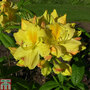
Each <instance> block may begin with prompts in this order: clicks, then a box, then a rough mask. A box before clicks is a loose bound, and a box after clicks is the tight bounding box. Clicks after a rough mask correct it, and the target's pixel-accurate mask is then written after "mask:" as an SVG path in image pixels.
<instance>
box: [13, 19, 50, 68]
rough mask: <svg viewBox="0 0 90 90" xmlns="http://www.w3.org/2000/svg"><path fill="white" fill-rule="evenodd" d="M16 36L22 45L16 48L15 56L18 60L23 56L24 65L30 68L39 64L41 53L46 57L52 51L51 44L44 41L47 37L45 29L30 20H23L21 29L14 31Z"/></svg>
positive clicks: (17, 41) (18, 42)
mask: <svg viewBox="0 0 90 90" xmlns="http://www.w3.org/2000/svg"><path fill="white" fill-rule="evenodd" d="M14 37H15V39H16V43H17V44H19V45H20V47H18V48H17V49H16V51H15V53H14V54H13V56H14V58H15V59H16V60H21V59H22V58H23V61H24V65H25V66H26V67H29V68H30V69H33V68H35V67H36V66H37V64H38V63H39V61H40V55H41V56H43V57H44V56H47V55H49V53H50V47H49V45H48V44H45V43H43V40H44V38H45V37H46V34H45V31H44V30H43V29H41V28H40V27H39V26H36V25H34V24H33V23H30V22H29V21H26V20H22V26H21V29H20V30H19V31H18V32H16V33H14ZM19 64H20V62H19Z"/></svg>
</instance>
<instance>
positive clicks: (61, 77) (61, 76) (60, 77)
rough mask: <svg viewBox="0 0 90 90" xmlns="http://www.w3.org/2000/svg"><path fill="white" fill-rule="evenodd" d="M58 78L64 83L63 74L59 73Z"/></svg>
mask: <svg viewBox="0 0 90 90" xmlns="http://www.w3.org/2000/svg"><path fill="white" fill-rule="evenodd" d="M58 79H59V82H61V83H62V84H63V82H64V76H63V75H62V74H58Z"/></svg>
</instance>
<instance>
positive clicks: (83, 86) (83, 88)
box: [77, 83, 86, 90]
mask: <svg viewBox="0 0 90 90" xmlns="http://www.w3.org/2000/svg"><path fill="white" fill-rule="evenodd" d="M77 86H78V87H79V88H80V89H81V90H86V89H85V85H84V84H83V83H79V84H78V85H77Z"/></svg>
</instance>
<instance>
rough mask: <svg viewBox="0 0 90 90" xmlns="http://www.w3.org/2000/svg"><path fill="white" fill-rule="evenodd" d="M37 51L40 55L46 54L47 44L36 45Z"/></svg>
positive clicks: (48, 49) (48, 47) (48, 51)
mask: <svg viewBox="0 0 90 90" xmlns="http://www.w3.org/2000/svg"><path fill="white" fill-rule="evenodd" d="M37 48H38V52H39V54H40V55H41V56H43V57H44V56H48V55H49V53H50V46H49V45H48V44H44V43H39V44H38V46H37Z"/></svg>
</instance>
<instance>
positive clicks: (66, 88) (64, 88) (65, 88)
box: [62, 86, 70, 90]
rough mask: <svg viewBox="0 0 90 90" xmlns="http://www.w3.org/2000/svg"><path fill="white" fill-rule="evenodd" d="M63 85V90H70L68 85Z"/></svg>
mask: <svg viewBox="0 0 90 90" xmlns="http://www.w3.org/2000/svg"><path fill="white" fill-rule="evenodd" d="M62 87H63V90H70V88H69V87H66V86H62Z"/></svg>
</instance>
